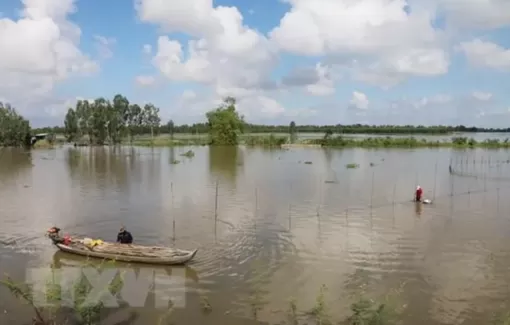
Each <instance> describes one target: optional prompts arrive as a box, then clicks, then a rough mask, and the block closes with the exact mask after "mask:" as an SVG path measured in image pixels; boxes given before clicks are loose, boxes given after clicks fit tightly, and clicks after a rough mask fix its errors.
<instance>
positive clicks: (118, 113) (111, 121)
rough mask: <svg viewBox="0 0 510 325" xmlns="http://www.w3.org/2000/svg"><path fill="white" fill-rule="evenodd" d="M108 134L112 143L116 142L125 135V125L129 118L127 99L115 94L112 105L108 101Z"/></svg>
mask: <svg viewBox="0 0 510 325" xmlns="http://www.w3.org/2000/svg"><path fill="white" fill-rule="evenodd" d="M107 120H108V121H107V124H108V135H109V138H110V141H111V142H112V144H118V143H120V142H121V140H122V138H123V137H124V136H125V133H126V132H125V131H126V125H127V123H128V120H129V101H128V100H127V98H126V97H124V96H122V95H120V94H117V95H115V97H114V98H113V105H112V104H110V103H108V117H107Z"/></svg>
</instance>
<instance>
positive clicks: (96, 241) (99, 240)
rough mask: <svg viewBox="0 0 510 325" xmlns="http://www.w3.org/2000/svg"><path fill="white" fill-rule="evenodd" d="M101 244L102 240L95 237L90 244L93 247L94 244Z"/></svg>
mask: <svg viewBox="0 0 510 325" xmlns="http://www.w3.org/2000/svg"><path fill="white" fill-rule="evenodd" d="M101 244H103V241H102V240H101V239H96V240H93V241H92V243H91V246H92V247H94V246H98V245H101Z"/></svg>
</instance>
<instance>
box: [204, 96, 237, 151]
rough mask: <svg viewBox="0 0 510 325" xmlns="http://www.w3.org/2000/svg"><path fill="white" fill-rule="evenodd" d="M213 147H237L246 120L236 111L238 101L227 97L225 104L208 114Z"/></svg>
mask: <svg viewBox="0 0 510 325" xmlns="http://www.w3.org/2000/svg"><path fill="white" fill-rule="evenodd" d="M206 117H207V121H208V123H209V135H210V137H211V144H213V145H237V144H238V142H239V134H240V133H241V132H243V126H244V119H243V117H242V116H240V115H239V113H238V112H237V111H236V100H235V98H233V97H227V98H225V99H224V100H223V104H222V105H221V106H220V107H218V108H216V109H215V110H212V111H209V112H207V114H206Z"/></svg>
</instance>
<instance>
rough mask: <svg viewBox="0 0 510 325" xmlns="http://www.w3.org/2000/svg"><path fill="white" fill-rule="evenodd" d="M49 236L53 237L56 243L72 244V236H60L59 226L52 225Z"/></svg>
mask: <svg viewBox="0 0 510 325" xmlns="http://www.w3.org/2000/svg"><path fill="white" fill-rule="evenodd" d="M48 236H49V237H50V238H51V240H52V241H53V243H54V244H64V245H69V244H71V242H72V241H71V236H69V235H65V236H64V237H62V236H60V228H58V227H51V228H50V229H49V230H48Z"/></svg>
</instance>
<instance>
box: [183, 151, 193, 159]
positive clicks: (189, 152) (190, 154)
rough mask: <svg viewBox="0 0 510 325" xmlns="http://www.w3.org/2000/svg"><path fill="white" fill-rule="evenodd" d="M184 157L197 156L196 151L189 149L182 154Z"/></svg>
mask: <svg viewBox="0 0 510 325" xmlns="http://www.w3.org/2000/svg"><path fill="white" fill-rule="evenodd" d="M181 156H183V157H188V158H193V157H195V153H194V152H193V151H192V150H188V151H186V152H185V153H183V154H181Z"/></svg>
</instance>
